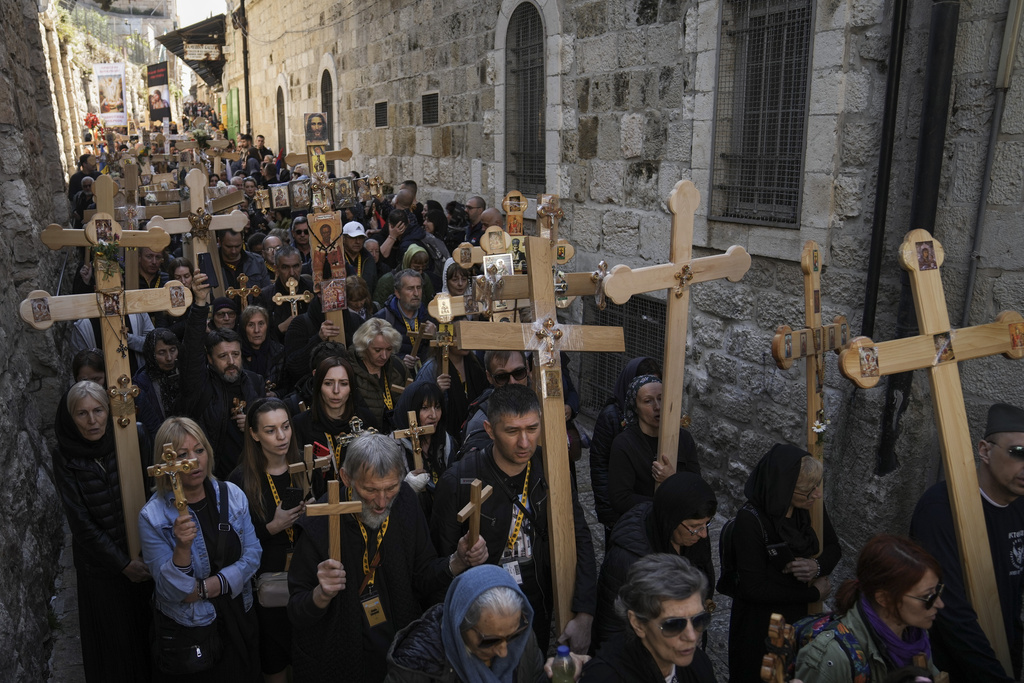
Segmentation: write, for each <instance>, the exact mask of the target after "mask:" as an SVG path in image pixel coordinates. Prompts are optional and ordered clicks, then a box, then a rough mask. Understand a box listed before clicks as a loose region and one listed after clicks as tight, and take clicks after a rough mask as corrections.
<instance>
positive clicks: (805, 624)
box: [786, 612, 871, 683]
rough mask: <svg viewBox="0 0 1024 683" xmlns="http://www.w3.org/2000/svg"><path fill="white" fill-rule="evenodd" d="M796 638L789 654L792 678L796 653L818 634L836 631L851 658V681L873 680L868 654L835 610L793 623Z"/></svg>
mask: <svg viewBox="0 0 1024 683" xmlns="http://www.w3.org/2000/svg"><path fill="white" fill-rule="evenodd" d="M793 631H794V638H793V646H792V649H791V651H790V652H789V653H786V654H787V656H788V661H789V667H788V669H787V673H788V674H789V677H790V678H792V677H793V675H795V674H796V655H797V652H799V651H800V648H802V647H804V646H806V645H809V644H810V642H811V641H812V640H814V639H815V638H816V637H817V636H818V634H820V633H824V632H825V631H833V632H835V640H836V642H837V643H839V646H840V647H841V648H842V649H843V652H844V653H846V656H847V658H848V659H849V660H850V673H851V676H852V678H851V681H852V682H853V683H868V681H870V680H871V667H870V666H869V664H868V658H867V655H865V654H864V648H862V647H861V645H860V642H858V640H857V637H856V636H855V635H853V631H851V630H850V628H849V627H848V626H847V625H846V624H844V623H843V622H841V621H839V616H838V615H836V614H835V613H834V612H828V613H826V614H814V615H811V616H809V617H804V618H803V619H800V620H799V621H797V622H796V623H795V624H793Z"/></svg>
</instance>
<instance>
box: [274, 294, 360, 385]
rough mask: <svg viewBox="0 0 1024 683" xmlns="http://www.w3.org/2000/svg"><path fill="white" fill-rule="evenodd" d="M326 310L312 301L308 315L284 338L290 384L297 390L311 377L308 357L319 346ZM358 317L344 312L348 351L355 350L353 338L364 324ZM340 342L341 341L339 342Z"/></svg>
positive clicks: (293, 324)
mask: <svg viewBox="0 0 1024 683" xmlns="http://www.w3.org/2000/svg"><path fill="white" fill-rule="evenodd" d="M324 320H326V318H325V317H324V312H323V308H321V304H320V297H319V296H317V297H313V300H312V301H311V302H310V303H309V308H308V309H306V312H305V313H303V314H301V315H299V316H296V318H295V320H292V324H291V325H289V326H288V331H287V332H285V334H284V362H285V371H286V375H287V380H286V382H287V384H288V385H289V386H294V385H295V383H297V382H298V381H299V380H301V379H302V378H303V377H305V376H306V375H309V374H310V367H309V356H310V354H312V353H313V349H314V348H316V345H317V344H319V343H320V342H321V341H323V340H322V339H320V326H321V325H323V323H324ZM362 322H363V321H362V320H361V319H360V318H359V316H356V315H353V314H352V313H349V312H348V311H347V310H346V311H345V347H346V348H349V347H351V346H352V335H353V334H355V331H356V329H357V328H358V327H359V325H360V324H362ZM338 341H340V340H338Z"/></svg>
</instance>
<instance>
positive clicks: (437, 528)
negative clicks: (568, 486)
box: [430, 444, 597, 619]
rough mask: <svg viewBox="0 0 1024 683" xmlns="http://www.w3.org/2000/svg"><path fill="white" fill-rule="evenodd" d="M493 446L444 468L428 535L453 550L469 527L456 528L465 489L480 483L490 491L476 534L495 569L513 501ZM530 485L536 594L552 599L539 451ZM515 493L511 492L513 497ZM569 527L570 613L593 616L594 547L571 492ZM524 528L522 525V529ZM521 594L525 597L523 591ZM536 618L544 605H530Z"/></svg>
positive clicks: (545, 486)
mask: <svg viewBox="0 0 1024 683" xmlns="http://www.w3.org/2000/svg"><path fill="white" fill-rule="evenodd" d="M493 450H494V446H493V444H492V445H489V446H488V447H487V448H486V449H484V450H483V451H478V452H474V453H470V454H467V455H466V457H465V458H464V459H462V460H460V461H459V462H457V463H455V464H454V465H452V466H451V467H449V468H448V469H447V470H446V471H445V473H444V475H443V476H442V477H441V481H440V482H438V485H437V493H436V494H435V496H434V511H433V514H432V515H431V519H430V522H431V525H430V528H431V534H432V536H433V538H434V543H435V545H436V547H437V549H438V552H440V553H441V554H442V555H447V554H448V553H451V552H453V551H454V550H455V548H456V546H457V545H458V542H459V539H460V538H461V537H462V536H463V535H464V534H465V533H466V531H467V530H468V529H469V524H468V522H467V523H466V524H459V522H458V521H457V515H458V512H459V510H461V509H462V508H463V506H464V505H465V504H466V503H468V502H469V484H470V483H472V481H473V480H474V479H479V480H481V481H482V482H483V483H484V485H485V486H486V485H491V486H493V488H494V491H493V493H492V494H491V496H490V498H488V499H487V500H486V501H484V503H483V505H482V511H481V514H480V535H481V536H483V538H484V540H485V541H486V542H487V553H488V556H487V561H488V562H489V563H490V564H498V561H499V560H500V559H501V554H502V552H503V551H504V549H505V544H506V542H507V541H508V531H509V528H510V527H511V524H512V498H511V497H509V496H508V495H507V494H506V493H505V492H504V490H503V488H502V484H501V483H499V482H503V481H504V480H505V479H506V478H507V476H506V475H505V474H504V473H503V472H502V471H501V470H500V469H499V468H498V466H497V464H496V463H495V462H494V455H493ZM530 462H531V463H533V464H532V465H531V473H530V484H529V491H528V494H527V497H528V499H529V503H530V511H531V512H532V517H533V518H532V519H531V520H529V521H530V522H531V524H530V527H529V529H528V531H529V532H530V534H531V538H532V540H533V552H534V561H535V562H536V564H537V567H538V570H539V571H538V576H539V577H540V581H541V585H540V586H539V588H540V590H541V592H543V593H544V594H545V595H547V596H549V598H550V595H551V554H550V550H549V548H548V509H547V505H548V484H547V480H546V479H545V478H544V459H543V457H542V455H541V449H540V448H538V449H537V451H536V452H535V453H534V455H533V458H532V459H531V461H530ZM518 493H519V492H514V495H518ZM572 509H573V522H574V529H575V536H576V590H575V592H574V594H573V598H572V611H573V612H585V613H587V614H594V612H595V610H596V608H597V590H596V588H597V571H596V567H595V564H594V542H593V539H592V538H591V536H590V527H588V526H587V520H586V517H585V516H584V513H583V508H582V507H581V506H580V502H579V498H578V497H577V495H576V490H575V489H573V491H572ZM524 528H526V525H525V524H524ZM523 591H524V592H525V593H526V594H527V595H530V594H531V591H530V590H528V587H527V586H524V587H523ZM533 608H534V611H535V612H536V614H537V616H536V617H535V619H541V618H543V616H542V615H544V614H546V613H549V612H550V608H548V607H546V606H544V605H533Z"/></svg>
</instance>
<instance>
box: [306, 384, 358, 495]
mask: <svg viewBox="0 0 1024 683" xmlns="http://www.w3.org/2000/svg"><path fill="white" fill-rule="evenodd" d="M350 386H352V391H355V387H354V386H353V385H350ZM360 403H361V402H360V401H359V399H358V395H351V394H350V395H349V399H348V404H350V405H351V406H353V407H354V408H355V410H354V411H353V413H352V415H354V416H357V417H358V418H359V419H360V420H362V421H363V428H364V429H365V428H366V427H368V426H370V423H371V422H372V421H373V415H371V414H370V412H369V411H368V410H367V409H366V408H364V407H363V406H362V405H361V404H360ZM351 419H352V417H351V416H350V417H349V418H348V419H342V420H331V419H329V418H326V417H325V418H324V419H323V420H317V419H315V417H314V416H313V411H312V410H306V411H303V412H301V413H299V414H298V415H296V416H295V417H294V418H292V431H293V432H294V433H295V439H296V442H297V443H298V444H299V446H300V447H301V446H306V445H312V446H313V456H314V457H321V456H323V455H327V454H328V453H330V452H331V451H332V450H333V451H334V460H335V468H334V469H335V470H337V469H340V468H341V466H342V465H343V464H344V463H345V451H346V450H348V446H347V445H342V444H341V437H343V436H345V435H347V434H350V433H351V431H350V428H349V421H350V420H351ZM329 478H331V479H333V478H334V475H333V474H330V475H329Z"/></svg>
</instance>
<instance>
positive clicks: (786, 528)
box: [743, 443, 818, 557]
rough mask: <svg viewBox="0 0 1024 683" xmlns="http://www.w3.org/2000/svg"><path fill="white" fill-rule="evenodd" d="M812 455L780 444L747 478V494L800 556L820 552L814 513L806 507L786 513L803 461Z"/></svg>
mask: <svg viewBox="0 0 1024 683" xmlns="http://www.w3.org/2000/svg"><path fill="white" fill-rule="evenodd" d="M807 455H810V454H809V453H808V452H807V451H804V450H801V449H799V448H797V447H796V446H791V445H789V444H781V443H777V444H775V445H774V446H772V447H771V450H769V451H768V452H767V453H765V454H764V455H763V456H762V457H761V459H760V460H759V461H758V463H757V465H755V466H754V471H753V472H751V473H750V477H749V478H747V484H746V486H745V487H744V488H743V493H744V494H745V495H746V496H747V500H748V501H749V502H750V503H751V504H752V505H753V506H754V507H756V508H757V509H758V510H759V511H760V512H761V513H762V514H763V515H765V516H766V517H768V518H769V520H770V521H771V523H772V526H773V527H774V528H775V532H776V533H777V534H778V536H779V537H780V538H781V539H782V540H783V541H785V542H786V544H787V545H789V547H790V549H791V550H792V551H793V554H794V555H795V556H797V557H812V556H814V555H816V554H817V553H818V536H817V534H815V533H814V528H813V527H812V526H811V513H810V512H808V511H807V510H804V509H802V508H793V514H792V515H791V516H790V517H786V512H787V511H788V510H789V506H790V504H791V503H792V501H793V492H794V491H795V490H796V482H797V479H798V478H799V477H800V461H801V460H802V459H803V458H804V456H807Z"/></svg>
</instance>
